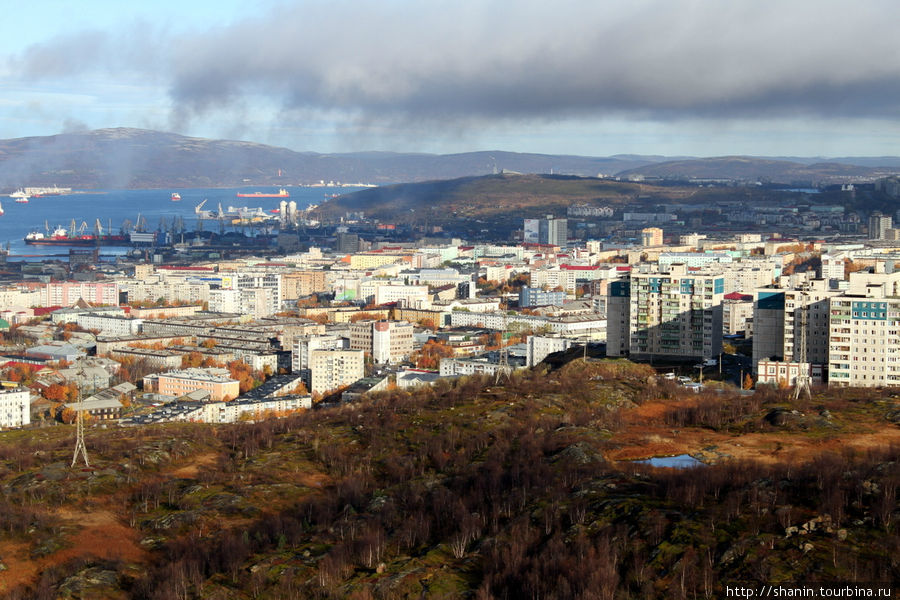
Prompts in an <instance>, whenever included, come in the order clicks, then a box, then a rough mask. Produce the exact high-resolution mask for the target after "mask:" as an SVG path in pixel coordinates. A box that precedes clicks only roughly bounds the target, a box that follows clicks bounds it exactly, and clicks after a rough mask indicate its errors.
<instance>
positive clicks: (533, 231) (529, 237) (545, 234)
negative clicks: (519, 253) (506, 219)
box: [523, 215, 569, 247]
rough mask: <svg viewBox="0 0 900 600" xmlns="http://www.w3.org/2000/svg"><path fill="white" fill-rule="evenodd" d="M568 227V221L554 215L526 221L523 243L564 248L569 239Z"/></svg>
mask: <svg viewBox="0 0 900 600" xmlns="http://www.w3.org/2000/svg"><path fill="white" fill-rule="evenodd" d="M568 227H569V221H568V219H557V218H555V217H554V216H553V215H547V217H546V218H545V219H525V221H524V225H523V232H524V238H523V241H524V242H525V243H526V244H548V245H550V246H561V247H564V246H565V245H566V240H567V238H568Z"/></svg>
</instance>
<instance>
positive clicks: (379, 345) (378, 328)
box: [350, 321, 413, 364]
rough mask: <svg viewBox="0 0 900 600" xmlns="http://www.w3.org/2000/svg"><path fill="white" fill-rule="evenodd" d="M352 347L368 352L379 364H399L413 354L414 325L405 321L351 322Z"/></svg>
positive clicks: (352, 348)
mask: <svg viewBox="0 0 900 600" xmlns="http://www.w3.org/2000/svg"><path fill="white" fill-rule="evenodd" d="M350 349H351V350H362V351H363V352H368V353H369V354H370V355H371V356H372V360H374V361H375V363H377V364H385V363H388V364H397V363H399V362H401V361H403V360H405V359H406V358H408V357H409V355H410V354H412V351H413V326H412V324H410V323H406V322H404V321H357V322H356V323H351V324H350Z"/></svg>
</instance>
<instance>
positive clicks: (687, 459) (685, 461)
mask: <svg viewBox="0 0 900 600" xmlns="http://www.w3.org/2000/svg"><path fill="white" fill-rule="evenodd" d="M634 462H636V463H639V464H644V465H650V466H651V467H663V468H668V469H692V468H694V467H705V466H706V464H705V463H703V462H701V461H699V460H697V459H696V458H694V457H693V456H691V455H690V454H679V455H678V456H656V457H654V458H648V459H647V460H636V461H634Z"/></svg>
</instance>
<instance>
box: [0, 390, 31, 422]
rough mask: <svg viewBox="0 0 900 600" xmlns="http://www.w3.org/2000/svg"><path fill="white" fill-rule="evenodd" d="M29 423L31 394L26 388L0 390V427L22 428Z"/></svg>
mask: <svg viewBox="0 0 900 600" xmlns="http://www.w3.org/2000/svg"><path fill="white" fill-rule="evenodd" d="M29 423H31V393H30V392H29V391H28V388H15V389H11V390H0V427H22V426H23V425H28V424H29Z"/></svg>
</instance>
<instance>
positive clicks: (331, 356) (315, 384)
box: [309, 350, 365, 393]
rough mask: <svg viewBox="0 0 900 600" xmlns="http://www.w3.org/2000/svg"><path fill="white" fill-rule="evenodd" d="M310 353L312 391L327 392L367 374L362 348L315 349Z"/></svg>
mask: <svg viewBox="0 0 900 600" xmlns="http://www.w3.org/2000/svg"><path fill="white" fill-rule="evenodd" d="M309 354H310V379H311V387H310V392H318V393H322V392H327V391H329V390H334V389H337V388H339V387H343V386H345V385H350V384H352V383H353V382H355V381H357V380H359V379H362V378H363V377H364V376H365V353H364V352H363V351H362V350H313V351H312V352H310V353H309Z"/></svg>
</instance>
